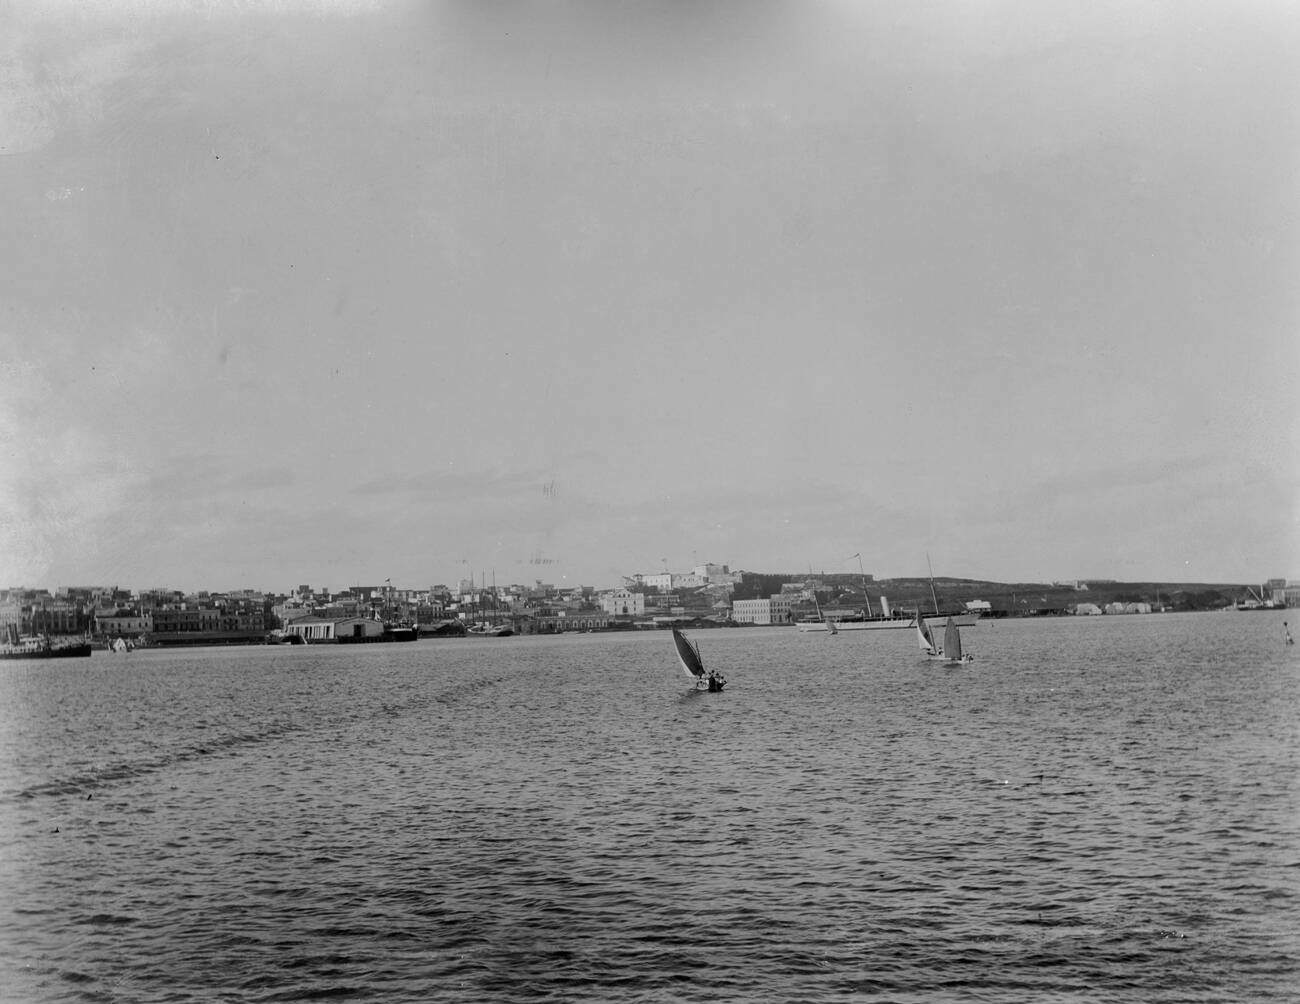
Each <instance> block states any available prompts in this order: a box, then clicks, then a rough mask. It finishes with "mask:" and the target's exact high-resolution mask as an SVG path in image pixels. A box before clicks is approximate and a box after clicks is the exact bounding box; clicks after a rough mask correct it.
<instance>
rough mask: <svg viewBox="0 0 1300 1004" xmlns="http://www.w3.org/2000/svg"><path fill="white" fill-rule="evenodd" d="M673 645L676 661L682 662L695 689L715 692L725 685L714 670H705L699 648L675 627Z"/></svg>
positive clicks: (724, 681)
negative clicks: (675, 651)
mask: <svg viewBox="0 0 1300 1004" xmlns="http://www.w3.org/2000/svg"><path fill="white" fill-rule="evenodd" d="M673 647H674V648H676V650H677V661H678V662H680V663H681V664H682V669H683V670H684V671H685V673H686V675H687V676H689V677H690V678H691V680H692V681H694V683H695V689H696V690H707V691H709V692H711V693H715V694H716V693H717V692H718V691H720V690H722V688H723V687H725V686H726V685H727V681H726V680H724V679H723V678H722V676H721V675H719V674H718V673H716V672H712V673H710V672H705V669H704V659H703V657H702V656H701V655H700V648H699V646H698V645H696V644H695V643H694V642H693V641H691V640H690V639H688V638H687V637H686V635H684V634H682V633H681V632H680V631H678V630H677V628H673Z"/></svg>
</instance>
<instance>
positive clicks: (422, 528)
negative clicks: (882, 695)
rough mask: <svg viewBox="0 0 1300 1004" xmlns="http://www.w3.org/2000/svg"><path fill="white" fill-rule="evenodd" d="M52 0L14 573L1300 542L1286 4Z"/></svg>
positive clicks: (16, 428)
mask: <svg viewBox="0 0 1300 1004" xmlns="http://www.w3.org/2000/svg"><path fill="white" fill-rule="evenodd" d="M6 18H7V19H8V20H9V22H10V23H9V27H10V29H11V30H10V31H8V32H6V33H5V37H6V41H5V42H4V43H3V45H4V46H5V49H4V51H5V53H6V55H7V56H9V57H10V59H9V63H10V65H11V66H12V67H13V69H12V70H11V76H10V78H9V86H8V88H7V89H6V90H7V93H6V94H5V95H3V96H0V180H3V184H0V213H2V214H3V215H2V216H0V218H3V219H5V220H6V221H7V222H8V223H9V227H8V230H9V232H10V233H11V234H14V235H18V239H14V240H10V241H7V242H4V245H3V247H0V302H3V303H4V305H5V308H4V309H3V310H0V585H5V586H9V585H12V586H19V585H27V586H29V587H33V588H42V587H45V588H54V587H55V586H56V585H73V584H79V583H88V582H93V583H101V584H105V585H112V584H128V583H129V584H131V585H132V586H133V587H135V588H148V585H147V584H149V583H153V584H164V583H165V584H169V585H171V586H173V587H174V588H181V589H214V590H220V589H237V588H244V587H251V588H264V587H272V588H280V587H278V586H277V585H276V584H278V583H288V582H293V583H313V584H315V583H318V582H319V583H322V584H333V583H343V582H344V581H348V582H352V583H358V582H374V583H383V582H384V581H385V580H386V579H391V580H392V581H393V582H394V583H396V582H399V581H400V582H405V583H416V582H422V583H436V582H446V583H448V584H451V583H454V582H455V581H457V580H458V579H459V578H463V577H468V574H465V573H468V572H470V571H471V570H472V572H473V574H474V575H475V576H478V575H480V574H485V575H487V576H489V577H490V576H491V574H492V572H493V571H494V570H495V572H496V575H497V576H498V579H504V580H512V581H521V582H529V581H532V580H533V579H543V580H544V581H548V582H555V583H556V584H557V585H579V584H585V585H598V586H599V585H603V584H607V583H617V582H619V581H621V576H623V575H627V574H632V573H633V572H636V571H640V572H646V573H652V572H656V571H661V570H662V568H663V566H664V564H665V563H666V564H667V566H668V567H669V568H670V569H672V570H680V569H685V568H689V567H691V566H692V565H694V564H698V563H702V562H704V561H712V562H716V563H718V564H729V565H731V566H732V567H733V568H734V567H744V568H751V569H772V570H773V571H782V570H787V571H797V570H800V569H804V568H809V567H811V568H813V569H816V570H818V571H827V572H845V573H847V572H855V571H857V569H858V565H857V560H856V558H853V557H852V556H853V555H855V554H861V555H862V560H863V561H864V563H865V565H866V570H867V572H869V573H872V574H875V575H876V576H877V577H880V578H894V577H912V576H924V575H926V574H928V571H929V568H928V566H927V555H928V556H929V560H930V561H932V563H933V569H934V571H935V573H936V575H940V576H945V577H946V576H951V577H958V578H973V577H981V578H988V579H992V580H994V581H1002V582H1017V581H1023V582H1030V581H1034V582H1050V581H1053V580H1060V579H1065V578H1071V579H1087V578H1111V579H1120V580H1124V581H1184V582H1222V583H1237V582H1241V583H1247V582H1259V581H1262V580H1263V579H1266V578H1270V577H1275V576H1277V577H1289V578H1293V577H1296V576H1297V575H1300V469H1297V465H1296V462H1295V459H1294V458H1295V457H1297V456H1300V410H1298V409H1297V404H1296V395H1295V388H1296V387H1297V386H1300V340H1298V339H1297V338H1296V337H1295V331H1296V321H1297V320H1300V311H1298V310H1297V306H1298V304H1297V291H1296V288H1295V282H1294V275H1295V274H1297V271H1298V269H1297V266H1300V253H1298V252H1300V240H1298V235H1297V231H1296V221H1297V219H1300V212H1298V210H1300V191H1298V190H1297V188H1296V186H1295V184H1294V178H1295V174H1296V169H1297V167H1300V163H1298V161H1300V152H1298V151H1300V143H1298V142H1297V140H1300V122H1298V121H1297V119H1298V115H1297V112H1296V110H1295V109H1296V108H1297V107H1300V106H1298V105H1297V104H1296V102H1295V100H1294V99H1295V97H1296V94H1295V91H1296V88H1295V74H1294V71H1293V69H1292V66H1291V63H1292V60H1291V58H1290V53H1291V52H1293V51H1294V48H1295V43H1296V42H1297V41H1300V15H1298V14H1297V13H1296V12H1295V11H1294V10H1292V9H1291V8H1289V7H1288V6H1286V5H1281V4H1270V3H1260V4H1253V5H1246V6H1242V5H1239V4H1233V3H1227V2H1201V3H1190V4H1183V5H1178V6H1177V7H1176V8H1171V7H1163V6H1158V5H1152V4H1144V5H1133V4H1127V3H1112V4H1099V5H1090V6H1088V7H1086V8H1076V7H1072V6H1065V5H1058V4H1045V5H1019V4H1009V3H1006V4H1004V3H989V4H980V5H974V6H964V5H963V6H957V5H953V6H951V7H943V8H930V9H920V8H916V7H915V5H912V4H907V3H903V2H897V3H883V4H874V5H869V6H868V5H854V4H839V3H826V4H794V3H758V4H736V3H708V4H700V5H676V4H672V5H666V4H648V5H635V6H625V5H602V4H594V3H574V4H565V5H559V6H550V5H548V6H546V7H544V8H534V7H531V6H529V7H522V8H520V7H514V6H507V7H498V6H496V5H480V4H473V3H468V2H464V3H458V2H445V3H437V4H431V5H429V4H409V5H397V6H381V5H375V4H370V3H363V2H348V3H345V2H328V3H326V2H320V3H309V2H304V3H302V4H299V5H296V6H293V5H288V6H285V5H280V6H279V9H277V10H275V11H262V10H255V9H248V8H246V7H244V6H243V5H233V4H232V5H223V4H220V3H217V4H212V5H208V6H206V7H205V8H204V12H203V13H202V14H199V13H196V10H195V9H194V8H193V7H191V6H189V5H185V4H179V3H178V4H169V3H164V2H149V3H146V2H143V0H142V2H139V3H134V4H125V5H96V6H93V7H91V8H84V7H83V6H81V5H74V4H71V3H54V4H42V3H35V2H20V3H18V4H16V5H12V6H11V7H10V9H9V13H8V14H7V15H6Z"/></svg>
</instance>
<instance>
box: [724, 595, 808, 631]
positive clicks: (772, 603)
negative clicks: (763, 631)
mask: <svg viewBox="0 0 1300 1004" xmlns="http://www.w3.org/2000/svg"><path fill="white" fill-rule="evenodd" d="M793 610H794V601H793V600H792V599H791V598H790V596H788V595H785V596H782V595H779V594H778V595H776V596H769V597H768V598H767V599H765V600H735V601H733V602H732V604H731V619H732V620H733V621H735V622H736V623H737V624H789V623H791V622H792V621H793V620H794V615H793Z"/></svg>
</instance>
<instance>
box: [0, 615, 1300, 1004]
mask: <svg viewBox="0 0 1300 1004" xmlns="http://www.w3.org/2000/svg"><path fill="white" fill-rule="evenodd" d="M1285 616H1286V612H1285V611H1278V612H1268V613H1215V614H1168V615H1151V616H1131V617H1096V618H1068V619H1066V618H1062V619H1041V620H1023V621H999V622H985V623H981V624H979V625H977V626H975V627H971V628H966V629H964V631H963V638H964V641H965V647H966V649H967V650H968V651H970V652H972V653H973V654H974V655H975V658H976V661H975V663H974V665H973V666H970V667H966V668H963V669H944V668H942V667H941V666H938V665H937V664H934V663H927V662H926V661H925V660H923V659H921V658H920V655H919V652H918V651H917V647H916V642H915V635H914V633H912V632H909V631H880V632H858V633H855V634H849V633H841V634H840V635H837V636H831V635H826V634H803V633H800V632H797V631H795V630H793V629H792V628H751V629H735V630H721V629H720V630H713V631H699V632H694V633H692V635H691V636H692V638H693V639H694V640H695V641H697V642H698V644H699V647H700V650H701V652H702V653H703V656H704V659H705V662H706V665H707V666H708V667H709V668H717V669H719V670H721V671H722V672H723V673H724V674H725V675H726V676H727V678H728V680H729V685H728V687H727V689H726V691H725V692H724V693H722V694H708V693H697V692H694V691H689V690H688V681H687V680H686V678H685V676H684V674H683V673H682V671H681V669H680V668H679V667H678V666H677V664H676V659H675V657H674V654H673V646H672V641H671V638H670V636H669V634H668V633H667V632H658V631H654V632H644V633H636V634H589V635H578V636H569V637H564V636H560V637H514V638H463V639H436V640H425V641H420V642H415V643H411V644H403V645H397V644H387V645H382V644H381V645H370V646H366V645H360V646H332V647H331V646H319V647H317V646H308V647H287V646H281V647H260V648H243V649H203V650H193V651H150V650H138V651H135V652H131V653H126V654H110V653H107V652H96V653H94V655H93V656H92V657H91V658H90V659H76V660H55V661H46V662H10V663H3V664H0V696H2V697H3V703H2V708H0V753H2V756H0V966H3V969H0V999H3V1000H5V1001H18V1002H28V1001H31V1002H41V1001H131V1002H177V1001H291V1000H318V999H334V1000H348V1001H353V1000H356V1001H365V1000H375V1001H429V1000H465V1001H546V1000H550V1001H611V1002H619V1001H719V1000H735V1001H756V1000H771V1001H795V1000H798V1001H843V1000H881V1001H895V1002H900V1001H931V1000H963V1001H998V1002H1005V1001H1034V1002H1042V1001H1066V1000H1115V1001H1135V1002H1136V1001H1141V1002H1175V1001H1207V1002H1208V1001H1233V1002H1243V1001H1266V1000H1288V999H1290V1000H1294V999H1298V998H1300V780H1298V779H1300V733H1298V731H1297V730H1298V723H1300V656H1297V654H1296V653H1297V648H1296V647H1295V646H1291V647H1287V646H1285V645H1284V644H1283V641H1284V633H1283V628H1282V621H1283V619H1284V618H1285ZM1296 620H1297V621H1300V615H1298V616H1297V617H1296ZM1297 627H1300V624H1293V625H1292V632H1293V633H1300V631H1297V630H1296V629H1297Z"/></svg>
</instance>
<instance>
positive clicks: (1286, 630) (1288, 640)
mask: <svg viewBox="0 0 1300 1004" xmlns="http://www.w3.org/2000/svg"><path fill="white" fill-rule="evenodd" d="M1282 633H1283V634H1284V635H1286V643H1287V644H1288V645H1294V644H1295V639H1294V638H1292V637H1291V629H1290V628H1289V627H1287V626H1286V621H1283V622H1282Z"/></svg>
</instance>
